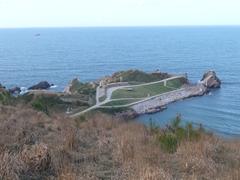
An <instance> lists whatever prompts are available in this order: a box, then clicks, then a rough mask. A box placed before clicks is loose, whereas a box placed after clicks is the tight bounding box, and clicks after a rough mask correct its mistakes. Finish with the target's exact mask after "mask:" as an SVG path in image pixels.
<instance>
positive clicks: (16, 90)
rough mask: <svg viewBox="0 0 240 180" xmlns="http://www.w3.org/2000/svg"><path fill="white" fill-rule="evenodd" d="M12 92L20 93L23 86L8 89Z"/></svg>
mask: <svg viewBox="0 0 240 180" xmlns="http://www.w3.org/2000/svg"><path fill="white" fill-rule="evenodd" d="M8 91H9V93H10V94H20V93H21V88H20V87H14V88H11V89H9V90H8Z"/></svg>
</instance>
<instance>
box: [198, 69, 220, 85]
mask: <svg viewBox="0 0 240 180" xmlns="http://www.w3.org/2000/svg"><path fill="white" fill-rule="evenodd" d="M201 83H202V84H203V85H204V86H206V87H207V88H210V89H211V88H220V87H221V80H220V79H219V78H218V77H217V75H216V72H215V71H208V72H206V73H205V74H204V75H203V78H202V80H201Z"/></svg>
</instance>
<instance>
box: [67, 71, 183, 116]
mask: <svg viewBox="0 0 240 180" xmlns="http://www.w3.org/2000/svg"><path fill="white" fill-rule="evenodd" d="M182 77H184V78H185V76H184V75H179V76H174V77H171V78H167V79H164V80H161V81H155V82H150V83H144V84H138V85H128V86H119V87H110V88H108V89H107V90H106V99H105V100H104V101H103V102H99V98H100V97H99V91H100V87H99V86H98V87H97V89H96V105H94V106H92V107H90V108H88V109H86V110H84V111H81V112H78V113H75V114H72V115H71V116H70V117H72V118H74V117H77V116H80V115H83V114H84V113H87V112H89V111H91V110H94V109H97V108H99V107H100V106H101V107H102V108H112V107H116V108H118V107H129V106H132V105H134V104H137V103H141V102H144V101H147V100H149V99H151V98H155V97H158V96H160V95H162V94H165V93H162V94H159V95H156V96H151V97H147V98H120V99H111V97H112V93H113V92H114V91H116V90H118V89H124V88H133V87H140V86H147V85H152V84H157V83H161V82H167V81H169V80H173V79H178V78H182ZM179 90H182V89H178V90H174V91H170V92H167V93H171V92H175V91H179ZM127 99H139V100H140V101H137V102H134V103H130V104H127V105H120V106H103V105H104V104H106V103H108V102H110V101H119V100H127Z"/></svg>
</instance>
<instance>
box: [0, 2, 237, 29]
mask: <svg viewBox="0 0 240 180" xmlns="http://www.w3.org/2000/svg"><path fill="white" fill-rule="evenodd" d="M145 25H149V26H160V25H240V0H0V27H56V26H62V27H63V26H64V27H65V26H145Z"/></svg>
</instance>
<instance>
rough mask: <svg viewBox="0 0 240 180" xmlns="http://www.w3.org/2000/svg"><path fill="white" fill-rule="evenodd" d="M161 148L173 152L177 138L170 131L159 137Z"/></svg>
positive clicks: (175, 148)
mask: <svg viewBox="0 0 240 180" xmlns="http://www.w3.org/2000/svg"><path fill="white" fill-rule="evenodd" d="M159 142H160V145H161V148H162V149H163V150H164V151H166V152H169V153H174V152H176V150H177V145H178V139H177V137H176V135H174V134H171V133H166V134H163V135H161V136H160V137H159Z"/></svg>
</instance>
